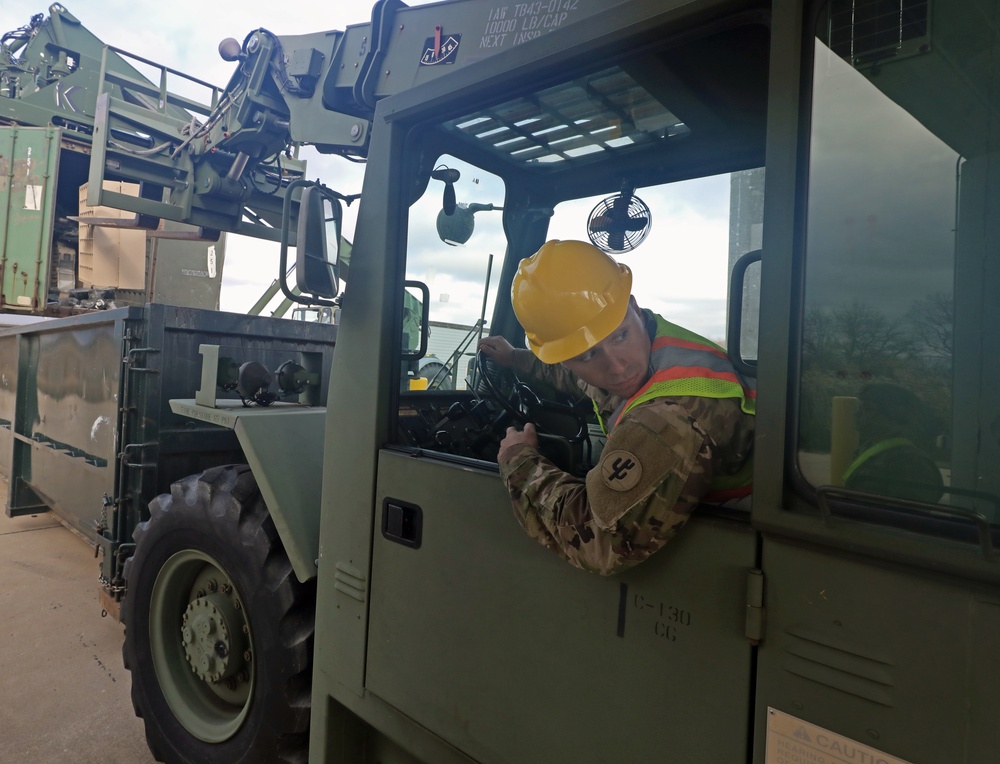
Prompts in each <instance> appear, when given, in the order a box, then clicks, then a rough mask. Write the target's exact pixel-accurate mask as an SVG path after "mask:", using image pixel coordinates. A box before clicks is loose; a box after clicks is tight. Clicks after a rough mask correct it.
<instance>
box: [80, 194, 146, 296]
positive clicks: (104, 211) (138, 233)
mask: <svg viewBox="0 0 1000 764" xmlns="http://www.w3.org/2000/svg"><path fill="white" fill-rule="evenodd" d="M104 188H105V189H108V190H110V191H117V192H118V193H122V194H128V195H129V196H138V195H139V186H138V184H136V183H119V182H116V181H104ZM134 214H135V213H132V212H126V211H124V210H117V209H114V208H113V207H88V206H87V184H86V183H84V184H83V185H82V186H80V258H79V276H78V279H79V286H80V287H81V288H83V289H90V288H92V287H97V288H106V287H116V288H119V289H139V290H141V289H145V288H146V232H145V231H143V230H141V229H129V228H114V227H110V226H95V225H88V224H87V223H86V222H85V220H86V218H115V219H131V218H132V217H134Z"/></svg>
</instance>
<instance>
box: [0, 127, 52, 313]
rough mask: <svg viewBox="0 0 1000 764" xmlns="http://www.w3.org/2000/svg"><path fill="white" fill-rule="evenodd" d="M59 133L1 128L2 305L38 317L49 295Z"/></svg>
mask: <svg viewBox="0 0 1000 764" xmlns="http://www.w3.org/2000/svg"><path fill="white" fill-rule="evenodd" d="M60 137H61V131H60V130H59V129H58V128H55V127H44V128H29V127H0V284H2V292H0V307H2V308H4V309H6V310H15V311H23V312H26V313H37V312H39V311H41V310H42V309H44V307H45V302H46V299H47V297H48V286H49V262H50V259H51V256H50V253H51V248H52V225H53V222H54V216H55V208H56V185H57V182H58V177H59V148H60V139H61V138H60Z"/></svg>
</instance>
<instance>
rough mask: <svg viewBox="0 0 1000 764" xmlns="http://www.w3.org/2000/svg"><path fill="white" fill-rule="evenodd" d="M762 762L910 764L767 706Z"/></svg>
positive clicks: (787, 763) (765, 763) (775, 763)
mask: <svg viewBox="0 0 1000 764" xmlns="http://www.w3.org/2000/svg"><path fill="white" fill-rule="evenodd" d="M764 764H911V762H908V761H904V760H903V759H899V758H897V757H895V756H890V755H889V754H887V753H882V752H881V751H877V750H876V749H874V748H872V747H871V746H867V745H865V744H864V743H859V742H857V741H856V740H851V739H850V738H847V737H844V736H843V735H838V734H837V733H835V732H830V730H827V729H823V728H822V727H817V726H816V725H815V724H810V723H809V722H804V721H802V720H801V719H797V718H796V717H794V716H792V715H791V714H786V713H785V712H783V711H779V710H778V709H776V708H768V709H767V742H766V749H765V753H764Z"/></svg>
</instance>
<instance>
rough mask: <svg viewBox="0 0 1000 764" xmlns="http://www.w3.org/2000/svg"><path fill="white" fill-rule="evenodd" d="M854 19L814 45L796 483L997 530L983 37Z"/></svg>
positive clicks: (959, 23)
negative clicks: (941, 510)
mask: <svg viewBox="0 0 1000 764" xmlns="http://www.w3.org/2000/svg"><path fill="white" fill-rule="evenodd" d="M855 5H856V3H853V2H852V1H851V0H834V1H833V2H831V3H830V4H829V6H828V8H827V11H828V13H827V14H825V15H823V16H822V17H821V19H820V23H819V27H818V29H817V40H816V52H815V73H814V78H813V111H812V126H811V135H810V155H809V197H808V212H807V214H808V225H807V237H806V280H805V303H804V315H803V332H802V367H801V389H800V409H799V443H798V445H799V453H798V457H799V458H798V463H799V468H800V470H801V472H802V474H803V475H804V476H805V477H806V478H807V479H808V480H809V481H810V482H811V483H813V484H814V485H817V486H818V485H827V484H832V485H839V486H845V487H847V488H849V489H855V490H858V491H864V492H869V493H877V494H881V495H885V496H890V497H896V498H901V499H911V500H917V501H924V502H932V503H934V502H940V503H943V504H949V505H953V506H959V507H965V508H970V509H975V510H977V511H981V512H984V513H985V514H987V516H988V517H990V519H992V520H994V521H996V520H998V519H1000V516H998V514H997V511H996V506H997V499H996V497H997V495H998V494H1000V471H998V470H996V469H995V465H996V463H997V458H998V457H1000V427H998V426H997V423H998V422H1000V406H998V404H997V396H995V395H993V394H992V391H991V388H992V387H993V385H995V380H996V376H995V372H996V369H995V367H996V365H997V363H996V360H995V356H996V354H995V353H991V352H989V351H990V350H991V349H992V348H993V347H995V346H996V340H997V337H996V333H997V331H998V329H997V328H996V327H997V326H998V325H1000V324H998V320H1000V315H998V308H997V300H996V299H995V297H994V295H995V294H996V290H997V287H998V286H1000V284H998V282H1000V273H998V265H997V263H996V258H995V257H993V258H989V257H988V253H989V252H990V251H991V250H994V251H995V249H996V244H997V235H998V231H997V222H996V221H997V219H998V215H997V211H998V210H997V206H998V203H1000V185H998V181H1000V174H998V169H1000V168H998V166H997V161H996V159H997V154H996V146H997V145H998V144H997V142H996V140H995V139H994V138H993V135H994V133H995V131H996V127H994V126H993V124H992V123H993V122H994V121H995V120H992V119H991V116H992V113H993V112H994V111H995V109H996V108H997V105H998V103H997V97H996V95H995V93H996V84H997V75H998V72H997V65H996V63H995V61H996V58H995V56H996V54H997V52H998V51H997V38H996V31H995V30H996V29H997V26H996V24H995V23H993V22H992V21H991V20H990V19H988V18H986V17H985V16H983V15H981V14H980V13H978V12H974V11H973V10H972V9H971V8H962V9H958V8H956V7H954V6H951V7H945V5H944V4H943V3H942V4H929V3H927V2H903V3H901V4H899V3H896V4H893V6H894V7H895V6H898V8H897V11H898V12H895V13H894V14H890V15H891V16H892V18H889V17H888V16H886V17H882V16H880V17H879V18H877V19H876V18H869V16H866V15H865V14H861V13H854V11H856V10H857V9H854V10H853V11H852V9H853V8H854V6H855ZM869 10H870V8H869ZM852 13H854V15H853V16H852ZM869 15H870V14H869ZM991 30H992V31H991Z"/></svg>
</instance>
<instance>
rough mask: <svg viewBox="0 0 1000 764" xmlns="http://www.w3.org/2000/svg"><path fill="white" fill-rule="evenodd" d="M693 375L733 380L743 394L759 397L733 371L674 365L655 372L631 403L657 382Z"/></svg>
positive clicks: (688, 377) (724, 380)
mask: <svg viewBox="0 0 1000 764" xmlns="http://www.w3.org/2000/svg"><path fill="white" fill-rule="evenodd" d="M692 377H697V378H701V379H718V380H721V381H723V382H732V383H733V384H734V385H739V386H740V389H741V390H743V394H744V395H745V396H746V397H747V398H756V397H757V391H756V390H753V389H751V388H744V387H743V386H742V385H741V384H740V378H739V377H738V376H736V375H735V374H734V373H732V372H729V371H715V370H713V369H709V368H706V367H705V366H674V367H672V368H669V369H660V370H659V371H656V372H654V373H653V376H652V377H650V378H649V381H648V382H647V383H646V384H645V385H643V387H642V389H641V390H640V391H639V392H638V393H636V394H635V395H634V396H632V398H630V399H629V402H630V403H631V401H633V400H635V399H636V398H638V397H639V396H640V395H642V394H643V393H644V392H645V391H646V390H648V389H649V388H650V387H651V386H652V385H654V384H656V383H657V382H673V381H675V380H678V379H690V378H692Z"/></svg>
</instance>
